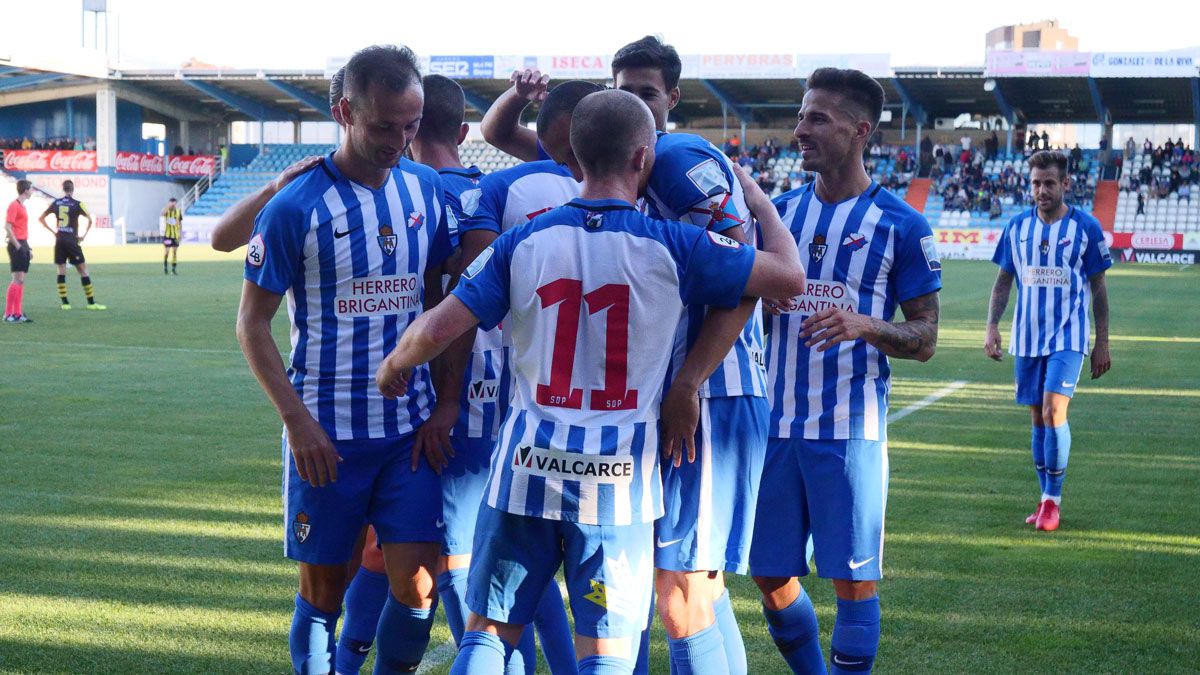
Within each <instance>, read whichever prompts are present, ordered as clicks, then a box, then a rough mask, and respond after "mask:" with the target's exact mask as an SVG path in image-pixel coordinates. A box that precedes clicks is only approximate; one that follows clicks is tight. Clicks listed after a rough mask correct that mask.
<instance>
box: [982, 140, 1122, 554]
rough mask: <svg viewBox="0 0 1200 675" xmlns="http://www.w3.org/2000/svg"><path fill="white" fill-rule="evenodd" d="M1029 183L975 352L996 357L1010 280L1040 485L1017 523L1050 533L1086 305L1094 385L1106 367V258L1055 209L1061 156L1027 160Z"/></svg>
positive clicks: (1082, 222)
mask: <svg viewBox="0 0 1200 675" xmlns="http://www.w3.org/2000/svg"><path fill="white" fill-rule="evenodd" d="M1029 183H1030V185H1031V186H1032V189H1033V197H1034V199H1035V200H1036V202H1037V206H1036V208H1033V209H1030V210H1028V211H1026V212H1024V213H1022V214H1020V215H1018V216H1016V217H1014V218H1013V219H1012V220H1011V221H1009V223H1008V225H1007V226H1006V227H1005V228H1004V233H1003V234H1002V235H1001V236H1000V241H999V242H998V243H997V244H996V254H995V255H993V256H992V262H994V263H996V264H997V265H999V266H1000V271H999V272H998V273H997V274H996V282H995V283H994V284H993V285H992V299H991V302H990V303H989V305H988V318H987V336H986V338H985V339H984V345H983V350H984V353H985V354H987V356H988V357H989V358H991V359H994V360H996V361H999V360H1001V358H1003V357H1002V354H1001V351H1000V327H999V323H1000V317H1002V316H1004V309H1005V307H1007V306H1008V297H1009V293H1010V292H1011V291H1012V285H1013V280H1014V279H1015V280H1016V282H1017V308H1016V312H1015V313H1014V314H1013V322H1012V339H1011V342H1010V343H1009V347H1008V351H1009V353H1010V354H1012V355H1013V359H1014V362H1013V370H1014V371H1015V373H1016V383H1017V396H1016V399H1017V403H1019V404H1021V405H1027V406H1029V409H1030V412H1031V413H1032V417H1033V427H1032V429H1033V433H1032V437H1033V438H1032V442H1031V448H1032V450H1033V466H1034V469H1036V470H1037V476H1038V482H1039V484H1040V487H1041V498H1040V499H1039V500H1038V506H1037V508H1036V509H1034V512H1033V513H1032V514H1031V515H1030V516H1029V517H1028V518H1026V519H1025V522H1026V523H1030V524H1033V525H1034V526H1035V527H1036V528H1037V529H1039V530H1045V531H1053V530H1056V529H1058V522H1059V504H1060V502H1061V500H1062V486H1063V478H1064V476H1065V474H1066V471H1067V456H1068V455H1069V454H1070V452H1071V426H1070V425H1069V424H1068V423H1067V406H1068V404H1070V402H1071V396H1072V395H1073V394H1074V393H1075V386H1076V385H1077V384H1078V383H1079V374H1080V371H1081V369H1082V368H1083V357H1084V356H1086V355H1087V353H1088V338H1089V336H1088V329H1089V324H1088V301H1089V300H1090V301H1091V304H1092V312H1093V313H1094V314H1095V317H1096V343H1095V344H1094V345H1093V346H1092V359H1091V360H1092V379H1093V380H1094V379H1096V378H1098V377H1100V376H1101V375H1103V374H1104V373H1106V372H1108V369H1109V368H1110V367H1111V366H1112V359H1111V357H1110V355H1109V351H1108V289H1107V287H1106V286H1105V283H1104V271H1105V270H1107V269H1108V268H1109V267H1112V257H1111V256H1110V255H1109V252H1108V245H1107V244H1106V243H1105V241H1104V232H1103V230H1101V229H1100V223H1099V222H1097V221H1096V219H1095V218H1093V217H1092V216H1091V214H1088V213H1084V212H1083V211H1081V210H1079V209H1077V208H1075V207H1073V206H1068V205H1067V204H1065V203H1064V202H1063V195H1064V194H1066V192H1067V191H1068V190H1070V189H1071V177H1070V176H1069V175H1068V174H1067V156H1066V155H1064V154H1063V153H1061V152H1057V151H1041V152H1038V153H1035V154H1034V155H1033V156H1032V157H1030V158H1029Z"/></svg>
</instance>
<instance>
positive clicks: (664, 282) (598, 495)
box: [454, 199, 754, 525]
mask: <svg viewBox="0 0 1200 675" xmlns="http://www.w3.org/2000/svg"><path fill="white" fill-rule="evenodd" d="M753 262H754V250H753V249H752V248H751V247H749V246H745V245H741V244H738V243H737V242H735V241H733V240H732V239H729V238H728V237H724V236H721V235H718V234H716V233H713V232H705V231H702V230H700V229H699V228H696V227H693V226H690V225H685V224H681V223H673V222H667V221H660V220H653V219H650V218H647V217H646V216H643V215H641V214H640V213H638V212H637V210H636V208H635V207H634V206H633V205H632V204H628V203H625V202H621V201H615V200H598V201H592V200H582V199H577V200H574V201H572V202H570V203H569V204H567V205H566V206H564V207H561V208H558V209H555V210H553V211H550V212H549V213H546V214H543V215H541V216H538V217H537V218H534V219H533V221H531V222H529V223H527V224H525V225H522V226H519V227H516V228H514V229H512V230H509V231H508V232H505V233H504V234H502V235H500V238H499V239H497V240H496V242H495V243H494V244H493V245H492V246H491V247H490V248H488V249H486V250H485V251H484V252H483V253H482V254H480V256H479V257H478V258H476V259H475V261H474V262H473V263H472V264H471V266H470V267H469V268H468V269H467V271H466V272H464V274H463V278H462V281H461V282H460V283H459V285H458V287H457V288H455V289H454V295H455V296H457V297H458V298H459V299H460V300H462V301H463V303H465V304H466V305H467V307H468V308H469V309H470V310H471V311H472V312H474V314H475V316H477V317H478V318H479V320H480V326H481V327H484V328H488V327H491V326H494V325H496V324H497V323H498V322H499V321H500V320H502V319H504V321H505V325H504V332H505V335H506V336H507V337H509V338H511V340H512V345H513V346H512V350H511V352H510V355H511V365H512V370H513V389H514V396H513V402H512V410H511V411H510V412H509V414H508V416H507V417H506V418H505V420H504V424H503V426H502V427H501V430H500V439H499V442H498V443H497V449H496V455H495V457H494V458H493V461H492V467H491V473H490V475H489V477H488V484H487V487H486V489H485V492H484V494H485V498H486V499H487V503H488V504H489V505H490V506H492V507H494V508H496V509H499V510H502V511H507V512H509V513H515V514H521V515H528V516H536V517H539V518H545V519H549V520H567V521H573V522H579V523H584V524H591V525H628V524H631V523H645V522H651V521H653V520H654V519H655V518H657V517H659V516H660V515H662V510H663V507H662V482H661V478H660V476H659V466H658V454H659V438H658V415H659V405H660V402H661V397H662V383H663V380H664V378H665V377H666V374H667V365H668V361H669V359H670V355H671V350H672V337H673V335H674V333H675V325H674V322H664V321H663V320H662V317H663V316H667V315H670V314H672V313H675V314H676V315H677V313H678V312H681V311H682V310H683V307H684V305H685V304H705V305H718V306H722V307H732V306H735V305H736V304H737V303H738V301H739V300H740V299H741V296H742V292H743V291H744V289H745V285H746V281H747V279H748V278H749V275H750V268H751V267H752V265H753ZM506 315H507V317H508V318H507V319H505V316H506ZM633 340H636V344H635V345H634V344H632V342H631V341H633ZM631 347H632V348H631Z"/></svg>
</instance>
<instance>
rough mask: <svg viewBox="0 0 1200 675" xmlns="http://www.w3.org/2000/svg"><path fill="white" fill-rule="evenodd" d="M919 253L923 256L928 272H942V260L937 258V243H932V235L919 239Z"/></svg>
mask: <svg viewBox="0 0 1200 675" xmlns="http://www.w3.org/2000/svg"><path fill="white" fill-rule="evenodd" d="M921 252H922V253H924V254H925V262H926V263H927V264H928V265H929V270H930V271H932V272H940V271H941V270H942V259H941V258H940V257H938V250H937V243H936V242H934V240H933V236H932V235H930V236H928V237H921Z"/></svg>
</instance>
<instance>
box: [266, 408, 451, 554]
mask: <svg viewBox="0 0 1200 675" xmlns="http://www.w3.org/2000/svg"><path fill="white" fill-rule="evenodd" d="M414 437H415V434H409V435H407V436H401V437H399V438H378V439H370V440H359V441H334V442H333V447H334V448H336V449H337V452H338V454H339V455H341V457H342V462H341V463H339V464H338V479H337V482H336V483H328V484H326V485H325V487H313V486H312V485H311V484H309V483H308V482H306V481H303V480H300V474H299V473H297V472H296V462H295V460H294V459H293V458H292V451H291V449H290V448H289V447H288V441H287V432H286V431H285V432H284V434H283V527H284V547H283V549H284V553H285V554H286V555H287V557H289V558H291V559H292V560H299V561H300V562H306V563H311V564H314V565H336V564H339V563H344V562H346V561H348V560H350V558H351V556H352V554H353V552H354V544H355V543H356V542H357V541H358V535H359V533H360V532H361V531H362V528H363V526H364V525H366V524H367V523H370V524H371V525H374V526H375V532H376V533H377V534H378V535H379V541H380V542H381V543H384V544H392V543H403V542H439V541H441V540H442V535H441V532H439V531H438V527H437V521H438V519H440V518H441V517H442V500H441V486H440V485H439V482H438V476H437V474H436V473H434V472H433V469H432V468H430V467H429V464H428V463H426V462H421V464H420V465H419V467H418V469H417V470H416V471H415V472H414V471H413V470H412V465H411V457H412V444H413V439H414Z"/></svg>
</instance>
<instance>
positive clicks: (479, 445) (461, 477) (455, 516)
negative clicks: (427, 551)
mask: <svg viewBox="0 0 1200 675" xmlns="http://www.w3.org/2000/svg"><path fill="white" fill-rule="evenodd" d="M450 443H451V445H453V446H454V456H453V457H450V458H448V462H447V465H446V468H444V469H442V476H441V480H442V555H461V554H464V553H470V552H471V546H472V542H473V541H474V539H475V521H476V519H477V518H478V517H479V505H480V504H481V503H482V502H483V490H484V487H485V486H486V485H487V480H488V465H489V462H490V461H491V459H492V451H493V450H494V449H495V447H496V441H494V440H492V439H491V438H468V437H459V436H451V437H450Z"/></svg>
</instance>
